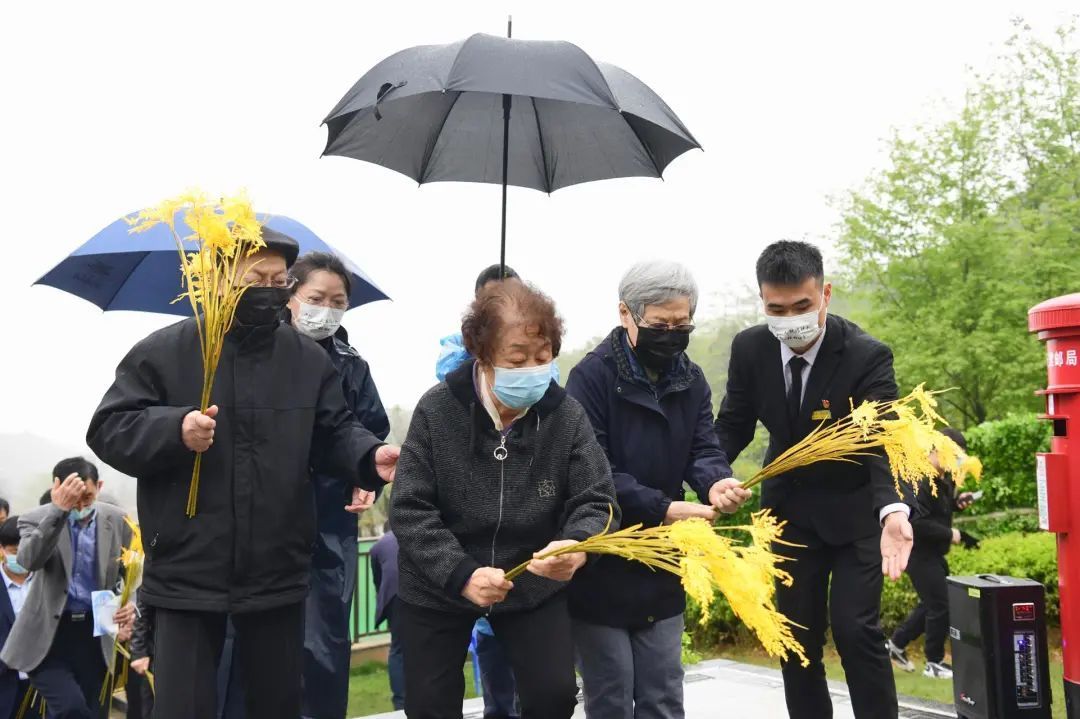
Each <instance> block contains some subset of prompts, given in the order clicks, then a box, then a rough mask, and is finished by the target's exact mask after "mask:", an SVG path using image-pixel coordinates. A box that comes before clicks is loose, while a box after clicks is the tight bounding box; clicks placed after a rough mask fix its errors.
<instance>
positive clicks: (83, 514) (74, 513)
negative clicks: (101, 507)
mask: <svg viewBox="0 0 1080 719" xmlns="http://www.w3.org/2000/svg"><path fill="white" fill-rule="evenodd" d="M93 513H94V505H92V504H91V505H90V506H89V507H83V508H82V509H73V510H71V518H72V519H74V520H75V521H76V522H81V521H83V520H84V519H86V518H87V517H89V516H90V515H91V514H93Z"/></svg>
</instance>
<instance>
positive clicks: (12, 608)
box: [0, 517, 32, 719]
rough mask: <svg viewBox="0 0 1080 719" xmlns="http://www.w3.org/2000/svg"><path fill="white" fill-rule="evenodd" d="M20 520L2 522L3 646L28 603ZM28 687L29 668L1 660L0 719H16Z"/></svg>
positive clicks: (0, 628) (0, 605)
mask: <svg viewBox="0 0 1080 719" xmlns="http://www.w3.org/2000/svg"><path fill="white" fill-rule="evenodd" d="M18 520H19V518H18V517H8V518H7V519H6V520H4V522H3V523H2V524H0V548H2V549H3V551H4V556H3V560H4V563H3V565H2V566H0V575H2V576H3V579H4V587H5V589H6V591H4V592H0V646H3V643H4V642H5V641H7V638H8V635H9V634H10V633H11V628H12V627H13V626H14V625H15V618H16V617H18V616H19V612H20V611H22V608H23V605H24V604H25V603H26V595H27V593H28V592H29V591H30V580H31V578H32V575H31V574H30V572H29V570H27V569H26V567H24V566H22V565H21V564H19V557H18V554H19V524H18ZM29 691H30V677H29V676H27V674H26V672H20V671H18V670H16V669H12V668H11V667H9V666H7V665H6V664H3V663H2V662H0V719H15V717H16V716H17V715H18V713H19V708H20V707H21V706H22V703H23V699H24V698H25V697H26V694H27V692H29ZM28 713H29V712H28Z"/></svg>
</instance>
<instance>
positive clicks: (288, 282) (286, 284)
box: [244, 275, 296, 290]
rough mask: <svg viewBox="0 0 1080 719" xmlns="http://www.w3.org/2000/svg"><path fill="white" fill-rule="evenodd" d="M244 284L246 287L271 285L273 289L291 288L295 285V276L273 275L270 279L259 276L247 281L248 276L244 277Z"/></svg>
mask: <svg viewBox="0 0 1080 719" xmlns="http://www.w3.org/2000/svg"><path fill="white" fill-rule="evenodd" d="M244 284H245V285H246V286H248V287H273V288H274V289H275V290H291V289H292V288H293V287H295V286H296V278H295V277H293V276H291V275H290V276H288V277H275V278H274V279H272V280H266V279H264V278H259V280H258V281H257V282H248V278H246V277H245V278H244Z"/></svg>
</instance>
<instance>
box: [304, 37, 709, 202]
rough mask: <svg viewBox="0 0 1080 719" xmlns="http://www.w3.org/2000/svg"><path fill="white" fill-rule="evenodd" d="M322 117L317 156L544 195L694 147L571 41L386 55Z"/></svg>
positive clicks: (622, 77) (480, 44) (646, 93)
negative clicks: (323, 134) (323, 133)
mask: <svg viewBox="0 0 1080 719" xmlns="http://www.w3.org/2000/svg"><path fill="white" fill-rule="evenodd" d="M507 98H508V99H507ZM507 104H508V105H509V125H510V130H509V133H506V132H505V126H504V108H505V107H506V105H507ZM324 122H325V124H326V125H327V127H328V130H329V134H328V137H327V143H326V150H325V151H324V153H323V154H325V155H343V156H345V157H352V158H355V159H358V160H364V161H367V162H373V163H375V164H378V165H383V166H384V167H388V168H390V169H391V170H396V171H398V172H400V173H403V174H405V175H408V176H409V177H411V178H412V179H414V180H416V181H417V182H419V183H424V182H441V181H448V180H454V181H461V182H491V183H505V184H510V185H515V186H520V187H530V188H532V189H535V190H542V191H544V192H549V193H550V192H554V191H555V190H558V189H560V188H563V187H567V186H569V185H575V184H578V183H582V182H591V181H593V180H605V179H609V178H615V177H661V176H662V174H663V172H664V169H665V168H666V167H667V166H668V164H669V163H671V161H672V160H674V159H675V158H676V157H678V156H679V155H681V154H682V153H684V152H686V151H687V150H690V149H692V148H696V147H700V145H699V144H698V143H697V141H696V140H695V139H694V137H693V136H692V135H691V134H690V132H689V130H687V129H686V128H685V127H684V126H683V124H682V122H681V121H680V120H679V118H678V117H676V116H675V113H674V112H672V110H671V108H669V107H668V106H667V105H666V104H665V103H664V101H663V100H661V99H660V97H659V96H658V95H657V94H656V93H655V92H653V91H652V90H651V89H649V87H648V86H647V85H645V83H643V82H641V81H640V80H638V79H637V78H636V77H634V76H633V75H631V74H630V73H628V72H626V71H625V70H621V69H619V68H618V67H615V66H614V65H608V64H606V63H600V62H596V61H594V60H593V59H592V58H590V57H589V56H588V55H587V54H586V53H585V52H584V51H583V50H581V48H579V47H577V46H576V45H573V44H571V43H568V42H546V41H543V42H542V41H532V40H513V39H510V38H503V37H496V36H493V35H483V34H477V35H473V36H472V37H469V38H468V39H466V40H462V41H460V42H455V43H450V44H449V45H423V46H420V47H414V48H410V49H408V50H403V51H401V52H399V53H397V54H395V55H392V56H390V57H389V58H387V59H386V60H383V61H382V62H381V63H379V64H378V65H376V66H375V67H374V68H372V69H371V70H369V71H368V72H367V74H365V75H364V76H363V77H362V78H360V80H359V81H358V82H357V83H356V84H355V85H354V86H353V88H352V89H351V90H349V92H348V93H347V94H346V95H345V97H343V98H342V99H341V101H340V102H338V104H337V106H336V107H335V108H334V109H333V110H332V111H331V112H330V114H329V115H328V116H327V117H326V120H325V121H324ZM504 141H506V144H507V151H508V156H509V162H508V163H507V164H508V168H507V172H506V175H505V176H504V174H503V152H504Z"/></svg>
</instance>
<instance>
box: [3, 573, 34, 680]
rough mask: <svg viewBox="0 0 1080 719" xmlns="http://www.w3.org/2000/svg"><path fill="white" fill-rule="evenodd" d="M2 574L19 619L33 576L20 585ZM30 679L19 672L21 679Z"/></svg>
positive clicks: (29, 576)
mask: <svg viewBox="0 0 1080 719" xmlns="http://www.w3.org/2000/svg"><path fill="white" fill-rule="evenodd" d="M0 574H3V575H4V585H5V586H6V587H7V593H8V599H10V600H11V608H12V610H14V612H15V616H16V617H17V616H19V612H20V611H22V608H23V604H25V603H26V595H27V594H29V593H30V579H31V577H32V576H33V575H27V577H26V581H24V582H23V583H22V584H19V583H18V582H16V581H14V580H13V579H12V578H11V577H9V576H8V573H7V572H6V571H4V570H0ZM28 678H29V677H28V676H27V675H26V673H25V672H19V679H22V680H26V679H28Z"/></svg>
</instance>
